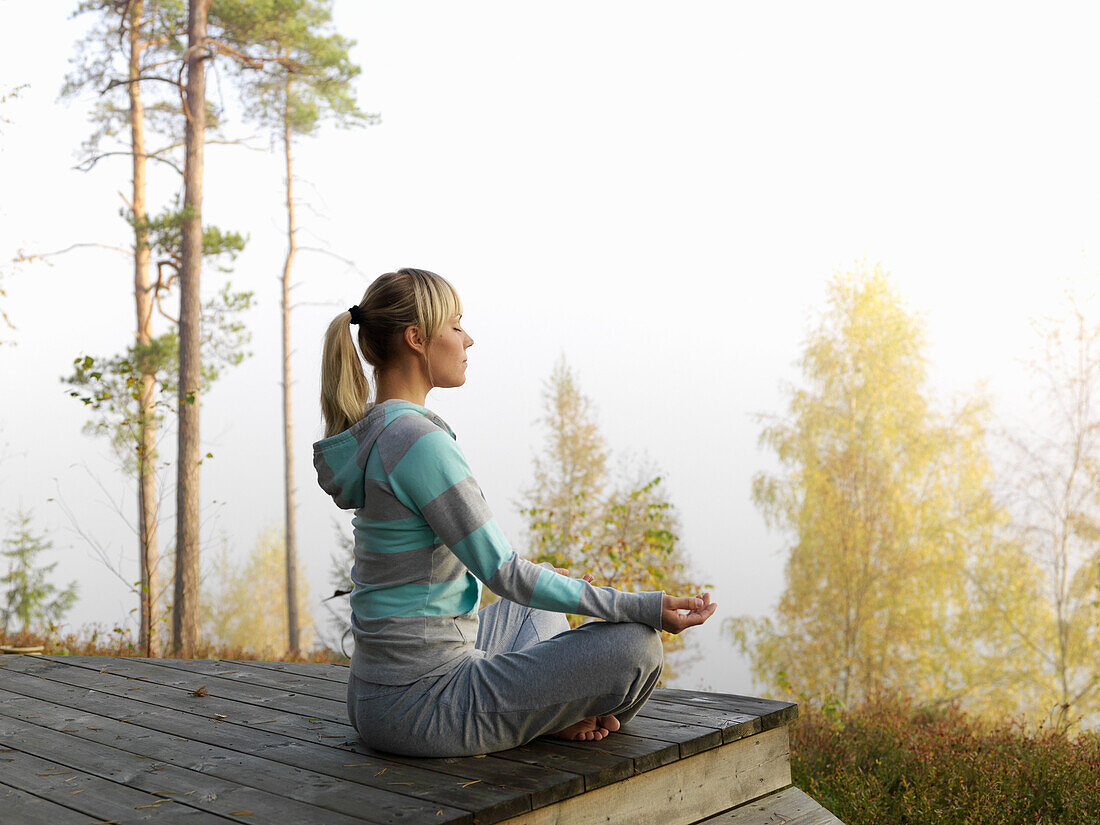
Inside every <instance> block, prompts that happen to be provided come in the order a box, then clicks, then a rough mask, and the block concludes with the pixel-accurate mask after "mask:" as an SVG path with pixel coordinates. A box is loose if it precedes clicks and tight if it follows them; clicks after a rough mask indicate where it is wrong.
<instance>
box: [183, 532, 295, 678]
mask: <svg viewBox="0 0 1100 825" xmlns="http://www.w3.org/2000/svg"><path fill="white" fill-rule="evenodd" d="M283 536H284V533H283V530H282V528H268V529H266V530H264V531H263V532H262V533H260V535H259V537H258V538H257V539H256V545H255V547H254V548H253V550H252V553H251V554H250V555H249V556H248V558H247V559H246V560H245V561H244V562H243V563H234V562H233V560H232V559H230V558H229V554H228V551H227V549H226V548H223V549H222V553H221V555H220V556H219V558H218V559H217V560H216V561H215V563H214V582H213V584H212V585H211V586H206V587H204V588H203V597H204V598H203V604H202V619H203V635H204V638H206V639H207V640H209V641H212V642H214V643H216V644H221V645H226V646H230V647H241V648H244V649H246V650H249V651H252V652H253V653H255V654H256V655H260V656H265V657H267V656H270V657H278V656H281V655H283V654H284V653H285V652H286V650H287V615H286V614H287V610H286V542H285V540H284V537H283ZM308 592H309V591H308V585H307V583H306V581H305V578H304V576H303V575H302V569H301V567H300V566H299V569H298V622H299V625H300V627H301V628H302V632H301V636H302V639H301V649H302V650H307V649H309V648H310V646H311V645H312V644H313V635H314V633H313V615H312V613H311V612H310V610H309V606H308V605H309V596H308Z"/></svg>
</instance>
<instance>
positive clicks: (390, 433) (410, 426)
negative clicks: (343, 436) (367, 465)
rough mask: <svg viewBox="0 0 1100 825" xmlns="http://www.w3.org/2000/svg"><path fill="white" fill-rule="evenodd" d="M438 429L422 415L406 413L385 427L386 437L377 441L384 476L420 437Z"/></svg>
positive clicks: (391, 470)
mask: <svg viewBox="0 0 1100 825" xmlns="http://www.w3.org/2000/svg"><path fill="white" fill-rule="evenodd" d="M438 429H439V428H438V427H436V426H435V424H433V423H432V422H431V421H429V420H428V419H427V418H425V417H424V416H422V415H417V414H416V413H406V414H405V415H402V416H400V417H399V418H396V419H394V420H393V421H392V422H391V423H390V425H389V426H388V427H386V437H385V438H379V439H378V455H379V457H381V459H382V469H383V470H385V471H386V475H390V474H391V473H392V472H393V469H394V467H396V466H397V465H398V463H399V462H400V461H401V459H403V458H404V457H405V453H407V452H408V451H409V450H411V449H412V446H413V444H415V443H416V442H417V441H419V440H420V438H421V436H425V435H427V434H428V433H432V432H435V431H436V430H438Z"/></svg>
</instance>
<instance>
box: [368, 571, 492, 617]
mask: <svg viewBox="0 0 1100 825" xmlns="http://www.w3.org/2000/svg"><path fill="white" fill-rule="evenodd" d="M478 596H479V588H478V584H477V579H475V578H474V577H473V576H469V575H466V576H462V577H460V578H457V579H455V580H454V581H449V582H440V583H438V584H402V585H398V586H397V587H386V588H382V589H380V590H371V589H370V588H369V587H359V588H356V590H355V593H353V594H352V597H351V609H352V610H354V611H355V615H356V616H358V617H359V618H360V619H384V618H392V617H401V618H411V617H415V616H450V615H455V614H459V613H469V612H470V611H471V610H473V609H474V607H476V606H477V603H478Z"/></svg>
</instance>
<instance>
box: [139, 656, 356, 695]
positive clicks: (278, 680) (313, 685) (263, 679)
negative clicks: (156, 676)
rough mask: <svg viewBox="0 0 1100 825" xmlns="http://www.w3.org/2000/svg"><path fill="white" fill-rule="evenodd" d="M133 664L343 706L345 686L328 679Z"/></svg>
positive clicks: (190, 663) (195, 662)
mask: <svg viewBox="0 0 1100 825" xmlns="http://www.w3.org/2000/svg"><path fill="white" fill-rule="evenodd" d="M136 661H139V662H144V663H146V664H156V665H160V666H162V667H170V668H175V669H176V670H185V671H187V672H189V673H201V674H203V675H205V676H217V677H219V678H222V679H229V680H230V681H234V682H240V683H243V684H247V685H263V686H264V687H268V688H271V689H272V690H277V691H280V692H284V691H286V692H291V693H294V694H296V695H299V696H313V697H315V698H318V699H327V700H329V701H333V702H339V703H341V704H346V702H347V692H348V690H347V683H346V682H334V681H332V680H331V679H319V678H316V677H312V676H306V675H304V674H300V673H299V674H289V673H281V672H279V671H277V670H267V669H262V668H249V667H242V666H241V665H239V664H236V663H232V662H222V661H219V660H216V659H136Z"/></svg>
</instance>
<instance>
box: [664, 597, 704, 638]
mask: <svg viewBox="0 0 1100 825" xmlns="http://www.w3.org/2000/svg"><path fill="white" fill-rule="evenodd" d="M717 607H718V602H711V600H710V593H704V594H703V595H702V596H687V597H679V596H669V595H667V594H666V595H665V597H664V600H663V602H662V604H661V629H662V630H667V631H668V632H669V633H673V634H675V633H680V632H681V631H683V630H687V629H688V628H689V627H695V626H696V625H700V624H702V623H703V622H705V621H706V620H707V619H709V618H710V617H711V616H713V615H714V611H715V609H717ZM682 610H686V611H687V612H686V613H681V612H680V611H682Z"/></svg>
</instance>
